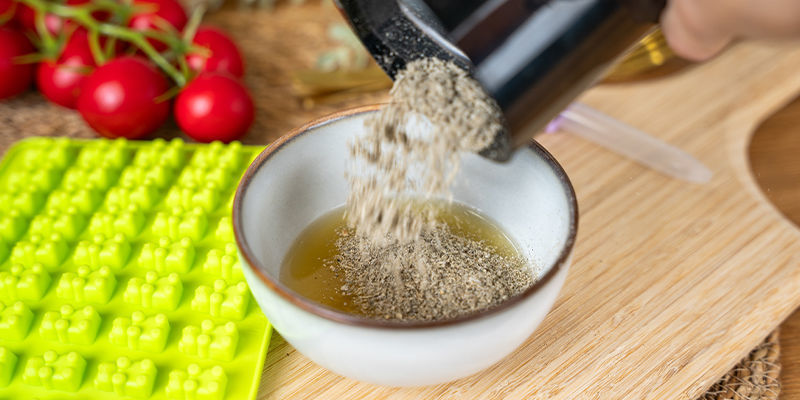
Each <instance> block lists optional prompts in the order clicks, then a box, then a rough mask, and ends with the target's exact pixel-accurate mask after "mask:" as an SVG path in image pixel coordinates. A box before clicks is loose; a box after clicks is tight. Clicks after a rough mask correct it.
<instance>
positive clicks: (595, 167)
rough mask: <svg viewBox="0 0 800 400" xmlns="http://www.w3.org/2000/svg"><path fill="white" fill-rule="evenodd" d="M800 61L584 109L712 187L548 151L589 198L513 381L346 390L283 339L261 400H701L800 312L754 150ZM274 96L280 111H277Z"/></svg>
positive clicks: (502, 370) (676, 80) (777, 53)
mask: <svg viewBox="0 0 800 400" xmlns="http://www.w3.org/2000/svg"><path fill="white" fill-rule="evenodd" d="M797 65H800V48H798V47H797V46H793V45H789V44H784V45H768V44H763V43H756V44H744V45H740V46H738V47H736V48H734V49H732V50H731V51H729V52H728V53H727V54H725V55H724V56H722V57H720V58H719V59H717V60H715V61H713V62H711V63H709V64H707V65H703V66H700V67H697V68H693V69H692V70H690V71H688V72H687V73H685V74H681V75H679V76H676V77H673V78H668V79H663V80H660V81H657V82H648V83H639V84H636V85H615V86H612V87H603V88H598V89H596V90H593V91H592V92H590V93H589V94H588V95H587V96H586V97H585V99H584V101H586V102H587V103H589V104H591V105H593V106H595V107H597V108H599V109H601V110H603V111H606V112H608V113H609V114H611V115H613V116H615V117H617V118H619V119H622V120H624V121H627V122H629V123H632V124H633V125H635V126H638V127H640V128H642V129H644V130H646V131H648V132H651V133H652V134H654V135H656V136H659V137H661V138H663V139H665V140H667V141H669V142H670V143H673V144H675V145H678V146H680V147H682V148H684V149H686V150H688V151H690V152H692V153H693V154H695V155H697V156H698V157H699V158H700V159H701V160H702V161H703V162H705V163H706V164H707V165H709V166H710V167H711V169H712V170H713V171H714V172H715V177H714V179H713V181H712V182H711V183H709V184H707V185H702V186H698V185H691V184H687V183H684V182H680V181H676V180H672V179H669V178H667V177H664V176H662V175H659V174H657V173H655V172H652V171H650V170H647V169H645V168H642V167H640V166H638V165H636V164H634V163H632V162H630V161H628V160H625V159H623V158H621V157H619V156H616V155H614V154H611V153H609V152H607V151H604V150H602V149H600V148H598V147H596V146H594V145H592V144H589V143H586V142H583V141H581V140H579V139H577V138H574V137H572V136H570V135H568V134H564V133H557V134H553V135H547V136H544V137H541V138H540V140H541V142H542V143H543V144H544V145H545V146H546V147H547V148H548V149H549V150H550V151H552V152H553V153H554V154H555V156H556V157H557V158H558V159H559V160H560V161H561V162H562V163H563V164H564V167H565V169H566V170H567V172H568V173H569V175H570V177H571V179H572V180H573V183H574V185H575V188H576V191H577V193H578V196H579V202H580V208H581V218H582V220H581V227H580V234H579V239H578V245H577V247H576V251H575V258H574V266H573V269H572V271H571V272H570V275H569V277H568V278H567V283H566V286H565V287H564V290H563V291H562V294H561V297H560V298H559V301H558V302H557V304H556V305H555V307H554V309H553V311H552V312H551V313H550V315H549V316H548V317H547V319H546V320H545V321H544V322H543V324H542V325H541V326H540V328H539V329H538V330H537V331H536V333H534V335H533V336H532V337H531V338H530V339H529V340H528V341H527V342H526V343H525V344H524V345H523V346H522V347H521V348H520V349H519V350H518V351H517V352H515V353H514V354H512V355H511V356H509V357H508V358H506V359H505V360H503V361H502V362H501V363H499V364H498V365H496V366H494V367H492V368H490V369H488V370H486V371H484V372H481V373H479V374H476V375H474V376H471V377H469V378H466V379H462V380H459V381H456V382H453V383H450V384H446V385H440V386H433V387H425V388H413V389H397V388H386V387H377V386H371V385H367V384H362V383H359V382H354V381H352V380H349V379H345V378H342V377H339V376H336V375H334V374H332V373H330V372H328V371H325V370H324V369H322V368H320V367H317V366H316V365H314V364H313V363H311V362H310V361H309V360H308V359H306V358H305V357H303V356H302V355H300V354H299V353H297V352H296V351H295V350H294V349H292V348H291V346H289V345H287V344H286V343H285V342H284V341H282V340H281V339H280V338H279V337H277V336H276V338H275V340H274V342H273V344H272V346H271V348H270V353H269V355H268V358H267V361H266V365H265V372H264V375H263V378H262V388H261V392H260V396H259V397H260V398H261V399H285V398H292V399H316V398H335V399H362V398H368V399H382V398H392V399H406V398H408V399H414V398H528V399H544V398H552V399H606V398H607V399H620V398H634V399H639V398H642V399H694V398H696V397H697V396H698V395H700V394H701V393H703V392H704V391H705V389H706V388H707V387H708V386H710V385H711V384H712V383H713V382H715V381H716V380H717V379H718V378H719V377H720V376H722V375H723V374H724V373H725V372H727V371H728V370H729V369H730V368H731V367H732V366H733V365H734V364H736V362H738V360H739V359H740V358H741V357H742V356H744V355H745V354H746V353H747V352H748V351H749V350H750V349H752V348H753V347H755V346H756V345H757V344H758V343H759V342H760V341H761V340H762V339H763V338H764V337H766V335H767V334H768V333H769V332H770V331H771V330H772V329H774V328H775V327H776V326H777V325H778V324H779V323H780V322H781V321H782V320H783V319H784V318H786V317H787V316H788V315H789V314H790V313H791V311H792V310H793V309H795V307H796V306H797V305H798V304H800V298H798V295H797V293H800V292H799V291H798V290H800V268H798V266H800V241H798V239H799V238H800V234H799V233H798V231H797V229H796V228H795V227H794V226H793V225H792V224H790V223H789V222H788V221H787V220H786V218H785V217H784V216H782V215H781V214H780V213H778V212H777V211H776V210H775V208H774V207H773V206H771V205H769V203H768V201H767V199H766V198H765V197H764V195H763V194H762V193H761V192H760V190H759V189H758V187H757V186H756V185H755V184H754V181H753V179H752V176H751V174H750V172H749V171H750V170H749V163H748V161H747V151H746V148H747V144H748V142H749V138H750V135H751V133H752V132H753V130H754V128H755V126H756V125H757V123H759V121H760V120H761V119H763V118H764V117H766V116H767V115H768V114H769V113H771V112H773V111H775V110H777V109H778V108H779V107H781V106H783V105H784V104H785V103H786V102H788V101H789V100H790V99H791V98H792V97H793V96H794V95H795V94H796V93H797V92H798V91H800V74H797V73H796V71H797ZM273 96H274V95H273Z"/></svg>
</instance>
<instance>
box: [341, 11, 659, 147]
mask: <svg viewBox="0 0 800 400" xmlns="http://www.w3.org/2000/svg"><path fill="white" fill-rule="evenodd" d="M337 2H338V4H339V7H340V9H341V10H342V12H343V14H344V15H345V17H346V18H348V19H349V21H350V23H351V25H352V26H353V28H354V29H355V31H356V33H357V34H358V35H359V37H360V38H361V40H362V42H363V43H364V44H365V46H366V47H367V49H368V50H369V51H370V52H371V53H372V55H373V57H374V58H375V59H376V61H377V62H378V64H380V65H381V67H382V68H383V69H384V70H386V72H387V73H388V74H389V75H390V76H392V77H393V76H394V75H395V73H396V72H397V71H398V70H400V69H402V68H403V66H404V65H405V64H406V63H407V62H409V61H412V60H415V59H419V58H422V57H438V58H442V59H445V60H452V61H454V62H456V63H457V64H459V65H461V66H462V67H464V68H467V69H469V70H470V71H471V72H472V74H473V75H474V76H475V77H476V78H477V79H478V80H479V81H480V82H481V83H482V84H483V86H484V87H485V88H486V90H487V91H488V93H489V94H491V95H492V96H493V97H494V98H495V100H497V102H498V104H499V105H500V107H501V108H502V109H503V111H504V114H505V117H506V120H507V121H506V122H507V132H504V133H503V134H501V135H498V141H497V143H496V144H495V146H493V148H491V149H488V150H487V151H485V152H484V153H483V154H484V155H486V156H487V157H490V158H493V159H496V160H504V159H506V158H508V156H509V154H510V149H511V148H512V147H515V146H519V145H522V144H523V143H525V142H527V141H528V140H529V139H530V138H531V137H532V136H533V134H534V133H536V132H538V131H539V130H540V129H542V128H543V127H544V126H545V125H546V124H547V123H548V122H549V121H550V120H551V119H552V118H553V117H555V116H556V115H557V114H558V112H560V111H561V110H563V109H564V108H565V107H566V106H567V105H568V104H569V103H570V102H571V101H573V100H574V99H575V98H576V97H577V96H578V95H580V94H581V93H582V92H583V91H584V90H586V89H587V88H588V87H590V86H591V85H592V84H594V83H595V82H596V81H597V80H598V79H600V78H601V77H602V75H603V73H605V71H606V70H607V68H608V67H609V66H610V65H611V63H612V62H613V61H614V60H615V59H617V58H618V57H619V56H621V55H622V54H623V53H624V52H625V50H626V49H628V48H630V47H631V45H632V44H634V43H635V42H636V41H637V40H638V39H639V38H640V37H641V36H642V35H644V34H645V33H647V31H648V30H649V29H651V28H652V26H653V23H654V22H655V21H657V20H658V16H659V14H660V12H661V10H662V9H663V7H664V2H665V0H424V1H423V0H337Z"/></svg>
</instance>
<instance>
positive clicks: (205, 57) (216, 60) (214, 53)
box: [186, 26, 244, 78]
mask: <svg viewBox="0 0 800 400" xmlns="http://www.w3.org/2000/svg"><path fill="white" fill-rule="evenodd" d="M192 43H194V44H195V45H197V46H200V47H205V48H206V49H207V51H208V54H199V53H191V54H188V55H187V56H186V62H187V63H188V64H189V67H191V68H192V69H193V70H195V71H197V72H227V73H229V74H231V75H233V76H236V77H239V78H241V77H242V75H244V63H243V62H242V55H241V53H239V49H238V48H237V47H236V44H234V43H233V40H231V38H230V37H228V35H226V34H225V33H224V32H222V31H221V30H219V29H216V28H212V27H207V26H202V27H200V28H199V29H197V33H196V34H195V35H194V39H193V40H192Z"/></svg>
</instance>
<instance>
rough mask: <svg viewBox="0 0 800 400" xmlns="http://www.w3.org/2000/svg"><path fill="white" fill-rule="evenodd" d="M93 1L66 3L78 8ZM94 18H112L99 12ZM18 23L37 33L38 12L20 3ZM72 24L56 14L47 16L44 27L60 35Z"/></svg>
mask: <svg viewBox="0 0 800 400" xmlns="http://www.w3.org/2000/svg"><path fill="white" fill-rule="evenodd" d="M90 1H91V0H67V1H66V2H65V4H66V5H70V6H76V5H81V4H86V3H89V2H90ZM92 16H94V17H95V18H97V19H99V20H106V19H108V18H110V17H111V16H110V14H108V12H103V11H97V12H94V13H92ZM16 19H17V22H18V23H19V24H20V25H21V26H22V27H23V28H25V29H26V30H28V31H31V32H36V31H37V29H36V10H34V9H33V8H31V7H28V6H27V5H26V4H23V3H19V4H18V5H17V14H16ZM71 23H72V22H71V21H69V20H67V21H66V22H65V21H64V20H63V19H62V18H61V17H59V16H57V15H54V14H46V15H45V16H44V25H45V26H46V27H47V30H48V31H49V32H50V33H51V34H53V35H58V34H59V33H61V32H63V31H64V27H65V26H66V25H67V24H71Z"/></svg>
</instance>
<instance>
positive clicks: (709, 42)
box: [661, 0, 734, 61]
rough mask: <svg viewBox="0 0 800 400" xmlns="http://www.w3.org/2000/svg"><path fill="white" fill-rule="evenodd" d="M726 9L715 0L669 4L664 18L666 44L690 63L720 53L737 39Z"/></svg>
mask: <svg viewBox="0 0 800 400" xmlns="http://www.w3.org/2000/svg"><path fill="white" fill-rule="evenodd" d="M727 1H732V0H727ZM720 4H723V5H722V6H720ZM725 8H726V6H725V5H724V2H723V3H720V2H718V1H714V0H672V1H670V2H669V4H668V6H667V9H666V10H665V11H664V13H663V14H662V16H661V29H662V30H663V32H664V37H665V38H666V39H667V43H668V44H669V46H670V47H671V48H672V49H673V51H675V53H676V54H677V55H679V56H681V57H684V58H686V59H689V60H694V61H703V60H707V59H709V58H711V57H713V56H714V55H716V54H718V53H719V52H720V51H722V49H724V48H725V47H726V46H727V45H728V44H730V42H731V41H732V40H733V37H734V34H733V32H732V31H731V30H730V28H729V26H730V25H729V23H728V21H729V20H730V16H729V15H728V12H727V11H728V10H724V9H725Z"/></svg>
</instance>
